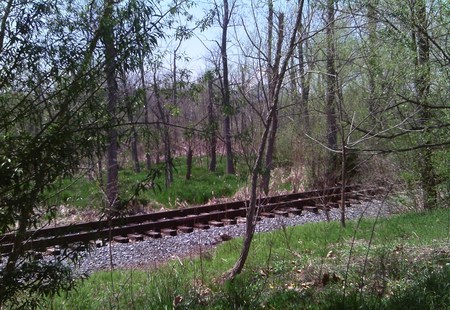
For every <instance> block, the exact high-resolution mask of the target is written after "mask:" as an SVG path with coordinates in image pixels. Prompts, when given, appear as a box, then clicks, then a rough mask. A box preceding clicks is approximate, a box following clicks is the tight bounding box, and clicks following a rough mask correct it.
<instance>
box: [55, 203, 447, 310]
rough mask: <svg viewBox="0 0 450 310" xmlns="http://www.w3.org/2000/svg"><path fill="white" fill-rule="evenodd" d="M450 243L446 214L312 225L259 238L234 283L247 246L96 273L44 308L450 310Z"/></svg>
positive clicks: (234, 242)
mask: <svg viewBox="0 0 450 310" xmlns="http://www.w3.org/2000/svg"><path fill="white" fill-rule="evenodd" d="M373 229H375V234H374V237H373V240H372V242H371V243H370V242H369V240H370V238H371V235H372V230H373ZM449 238H450V235H449V209H439V210H435V211H432V212H425V213H410V214H403V215H398V216H395V217H392V218H389V219H380V220H379V221H378V222H377V223H376V225H375V226H374V220H363V221H361V223H360V224H359V225H358V224H357V223H356V222H349V223H348V226H347V227H346V228H341V227H340V226H339V225H338V223H317V224H308V225H303V226H298V227H294V228H286V229H283V230H280V231H276V232H271V233H264V234H258V235H256V236H255V239H254V243H253V245H252V249H251V253H250V256H249V259H248V262H247V264H246V268H245V269H244V272H243V273H242V274H241V275H240V276H238V277H237V278H236V279H235V281H233V282H229V281H225V282H223V281H221V280H220V279H221V275H223V273H224V272H225V271H227V270H228V269H229V268H230V267H231V266H232V265H233V264H234V262H235V261H236V259H237V257H238V255H239V251H240V247H241V244H242V240H241V239H236V240H232V241H230V242H227V243H224V244H222V245H220V246H219V247H218V248H217V249H216V250H213V251H211V252H209V253H208V255H203V256H202V259H186V260H183V261H181V262H180V261H173V262H170V263H168V264H167V265H165V266H164V267H160V268H157V269H155V268H150V269H148V270H145V269H140V270H133V271H132V270H126V271H124V270H122V271H114V272H112V273H109V272H98V273H95V274H94V275H92V276H91V277H90V278H89V279H87V280H85V281H83V282H80V283H79V285H78V288H77V290H76V291H73V292H69V293H68V294H67V295H62V296H60V297H55V298H53V299H52V300H49V301H48V302H47V304H46V307H47V308H53V309H172V308H173V304H174V302H175V303H176V301H179V304H178V305H177V307H176V308H177V309H263V308H264V309H362V308H364V309H446V308H447V309H448V307H450V248H449ZM369 244H370V248H369ZM350 253H352V255H351V256H350ZM366 256H367V259H366ZM326 277H328V281H325V280H326V279H325V278H326ZM111 279H112V280H111ZM344 287H345V295H344V289H343V288H344Z"/></svg>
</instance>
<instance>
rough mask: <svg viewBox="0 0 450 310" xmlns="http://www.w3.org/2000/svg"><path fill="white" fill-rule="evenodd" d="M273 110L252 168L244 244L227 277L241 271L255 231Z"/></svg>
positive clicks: (267, 120)
mask: <svg viewBox="0 0 450 310" xmlns="http://www.w3.org/2000/svg"><path fill="white" fill-rule="evenodd" d="M275 110H276V109H275V107H274V106H272V109H271V110H270V113H269V115H268V116H267V119H266V122H265V124H266V125H265V129H264V133H263V136H262V138H261V142H260V144H259V149H258V154H257V157H256V161H255V164H254V166H253V169H252V182H251V189H250V201H249V205H248V206H247V213H246V229H245V237H244V244H243V245H242V250H241V254H240V255H239V258H238V260H237V261H236V263H235V264H234V266H233V268H232V269H231V270H230V271H229V272H228V275H227V277H228V278H229V279H233V278H234V277H235V276H236V275H237V274H239V273H241V271H242V268H244V265H245V262H246V261H247V257H248V254H249V252H250V246H251V243H252V240H253V235H254V233H255V227H256V212H257V205H256V203H257V198H258V195H257V187H258V176H259V173H260V171H261V167H262V163H263V156H264V150H265V148H266V143H267V138H268V135H269V131H270V128H271V123H272V120H273V115H274V113H275Z"/></svg>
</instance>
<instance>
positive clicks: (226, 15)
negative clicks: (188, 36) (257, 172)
mask: <svg viewBox="0 0 450 310" xmlns="http://www.w3.org/2000/svg"><path fill="white" fill-rule="evenodd" d="M230 16H231V12H230V9H229V6H228V0H223V20H222V43H221V46H220V53H221V56H222V68H223V73H222V74H223V76H222V79H223V94H222V105H223V109H224V113H225V117H224V121H223V130H224V136H225V149H226V154H227V173H228V174H234V173H235V169H234V159H233V148H232V140H231V137H232V135H231V114H232V111H231V110H232V107H231V101H230V82H229V76H228V54H227V33H228V24H229V22H230Z"/></svg>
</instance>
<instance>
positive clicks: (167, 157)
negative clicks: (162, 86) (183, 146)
mask: <svg viewBox="0 0 450 310" xmlns="http://www.w3.org/2000/svg"><path fill="white" fill-rule="evenodd" d="M153 88H154V92H155V97H156V106H157V108H158V112H159V118H160V120H162V121H163V122H164V124H163V126H162V127H161V129H162V136H163V143H164V175H165V186H166V187H170V186H171V185H172V183H173V163H172V150H171V144H170V131H169V125H168V124H169V115H168V114H167V113H165V112H164V108H163V106H162V103H161V97H160V94H159V87H158V84H157V80H156V72H155V73H154V75H153Z"/></svg>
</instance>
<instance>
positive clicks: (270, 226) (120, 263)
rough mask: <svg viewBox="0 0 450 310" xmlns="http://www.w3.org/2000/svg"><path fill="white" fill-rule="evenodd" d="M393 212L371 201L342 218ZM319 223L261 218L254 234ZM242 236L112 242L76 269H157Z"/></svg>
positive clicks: (209, 232) (234, 232)
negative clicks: (167, 263) (223, 241)
mask: <svg viewBox="0 0 450 310" xmlns="http://www.w3.org/2000/svg"><path fill="white" fill-rule="evenodd" d="M397 212H398V210H397V209H396V208H394V207H392V206H389V205H387V204H384V203H382V202H380V201H377V200H372V201H368V202H361V203H358V204H354V205H353V206H351V207H349V208H347V209H346V218H347V219H348V220H352V219H357V218H359V217H360V216H364V217H375V216H377V214H379V215H380V216H387V215H390V214H392V213H397ZM340 216H341V214H340V211H339V209H332V210H331V211H330V212H329V218H330V219H331V220H339V219H340ZM319 221H326V216H325V213H324V212H321V211H319V213H317V214H316V213H312V212H303V214H302V215H296V216H289V217H278V216H277V217H274V218H262V219H261V220H260V221H259V222H258V223H257V227H256V232H257V233H258V232H267V231H273V230H277V229H281V228H282V227H286V226H295V225H302V224H305V223H312V222H319ZM244 233H245V224H244V223H240V224H236V225H229V226H225V227H211V228H209V229H206V230H195V231H194V232H192V233H187V234H182V233H180V234H178V235H177V236H173V237H167V236H165V237H163V238H161V239H151V238H148V239H145V240H144V241H139V242H132V243H124V244H123V243H115V242H113V243H111V244H108V245H106V246H103V247H100V248H93V249H92V250H91V251H89V252H87V253H83V254H82V255H83V257H82V259H81V261H80V262H79V265H78V266H77V271H78V272H80V273H87V274H89V273H92V272H94V271H99V270H107V269H110V268H111V261H112V264H113V267H114V269H122V268H124V269H127V268H144V267H151V266H157V265H159V264H161V263H164V262H166V261H168V260H171V259H180V258H184V257H189V256H193V255H196V254H198V253H199V252H200V250H207V249H209V248H211V247H214V246H215V245H217V244H218V243H220V242H222V240H224V239H229V238H230V237H231V238H236V237H240V236H243V235H244ZM111 258H112V259H111Z"/></svg>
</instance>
